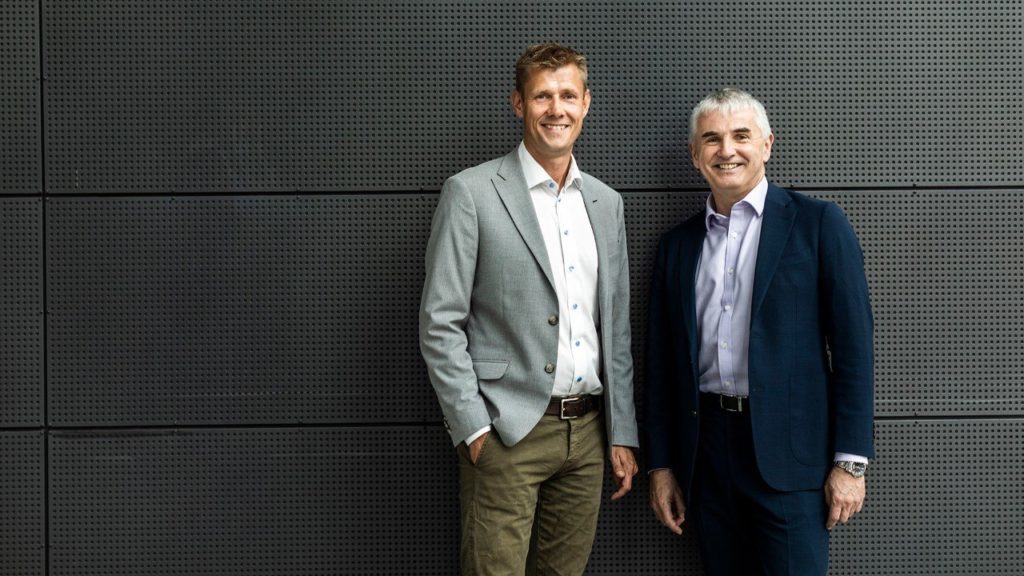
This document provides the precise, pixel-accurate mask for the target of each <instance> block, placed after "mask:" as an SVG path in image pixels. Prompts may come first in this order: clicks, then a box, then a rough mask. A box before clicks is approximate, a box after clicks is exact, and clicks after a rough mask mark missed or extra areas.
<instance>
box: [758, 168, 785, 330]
mask: <svg viewBox="0 0 1024 576" xmlns="http://www.w3.org/2000/svg"><path fill="white" fill-rule="evenodd" d="M795 219H796V207H795V205H794V204H793V202H792V200H791V199H790V197H789V195H788V194H787V193H786V192H785V191H784V190H782V189H781V188H778V187H777V186H775V185H773V184H771V183H769V184H768V197H767V198H766V200H765V203H764V216H763V220H762V222H761V242H760V244H759V245H758V248H757V265H756V266H755V267H754V288H753V294H752V295H751V302H750V318H751V321H753V319H754V318H756V317H757V311H758V310H759V309H760V308H761V304H762V303H763V302H764V297H765V294H766V293H767V292H768V286H769V285H770V284H771V280H772V276H774V275H775V269H776V268H777V267H778V265H779V259H780V258H781V257H782V251H783V249H784V248H785V247H786V240H787V239H788V238H789V233H790V231H791V230H792V229H793V222H794V221H795Z"/></svg>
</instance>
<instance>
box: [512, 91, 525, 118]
mask: <svg viewBox="0 0 1024 576" xmlns="http://www.w3.org/2000/svg"><path fill="white" fill-rule="evenodd" d="M509 100H511V101H512V111H513V112H515V113H516V117H517V118H522V117H523V114H524V113H523V95H522V94H520V93H519V90H517V89H515V88H513V89H512V95H511V96H510V97H509Z"/></svg>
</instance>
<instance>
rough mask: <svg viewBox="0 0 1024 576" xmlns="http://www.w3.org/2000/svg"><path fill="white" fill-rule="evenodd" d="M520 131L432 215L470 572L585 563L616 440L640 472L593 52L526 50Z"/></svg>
mask: <svg viewBox="0 0 1024 576" xmlns="http://www.w3.org/2000/svg"><path fill="white" fill-rule="evenodd" d="M511 99H512V108H513V110H514V111H515V114H516V116H517V117H519V118H522V119H523V141H522V143H521V144H520V145H519V147H518V148H517V149H516V150H513V151H512V152H510V153H509V154H507V155H506V156H504V157H502V158H498V159H495V160H492V161H490V162H486V163H484V164H481V165H479V166H476V167H474V168H470V169H468V170H465V171H463V172H461V173H459V174H457V175H455V176H453V177H451V178H449V179H448V181H447V182H445V184H444V188H443V189H442V192H441V199H440V202H439V204H438V207H437V211H436V212H435V213H434V220H433V225H432V228H431V234H430V241H429V243H428V245H427V253H426V281H425V283H424V286H423V298H422V301H421V304H420V348H421V350H422V353H423V358H424V360H425V361H426V364H427V369H428V372H429V374H430V380H431V383H432V384H433V386H434V389H435V391H436V393H437V398H438V400H439V402H440V404H441V410H442V412H443V413H444V417H445V426H446V427H447V428H448V431H449V433H450V434H451V438H452V442H453V444H455V445H456V447H457V449H458V453H459V480H460V485H461V486H460V501H461V508H462V546H461V560H462V572H463V574H467V575H468V574H474V575H476V574H500V575H509V574H523V573H524V572H529V573H531V574H560V575H561V574H582V573H583V570H584V568H585V567H586V564H587V559H588V558H589V556H590V550H591V546H592V545H593V539H594V533H595V531H596V528H597V514H598V508H599V506H600V500H601V487H602V483H603V479H604V458H605V453H606V451H607V454H608V457H609V459H610V460H611V464H612V471H613V473H612V477H613V479H614V480H615V482H616V484H617V487H618V490H617V491H616V492H615V494H614V495H613V496H612V499H617V498H620V497H622V496H623V495H625V494H626V493H627V492H628V491H629V490H630V489H631V488H632V479H633V475H634V474H636V472H637V465H636V461H635V459H634V456H633V450H632V449H633V448H635V447H636V446H637V429H636V417H635V413H634V408H633V363H632V356H631V353H630V326H629V269H628V264H627V261H626V234H625V226H624V221H623V208H622V198H621V197H620V196H619V195H618V193H616V192H615V191H614V190H612V189H611V188H609V187H608V186H606V185H604V184H603V183H602V182H600V181H599V180H597V179H595V178H592V177H591V176H588V175H587V174H583V173H582V172H580V171H579V168H578V167H577V166H576V161H575V159H574V157H573V155H572V148H573V144H574V143H575V142H576V138H577V137H578V136H579V133H580V130H581V128H582V127H583V119H584V117H585V116H586V115H587V110H588V109H589V107H590V99H591V95H590V91H589V90H588V89H587V64H586V59H585V57H584V56H583V55H581V54H579V53H577V52H575V51H573V50H571V49H569V48H565V47H563V46H559V45H557V44H541V45H536V46H530V47H529V48H527V49H526V51H525V52H524V53H523V55H522V56H521V57H520V58H519V60H518V62H517V63H516V88H515V90H514V91H513V92H512V97H511Z"/></svg>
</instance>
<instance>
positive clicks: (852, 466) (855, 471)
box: [836, 460, 868, 478]
mask: <svg viewBox="0 0 1024 576" xmlns="http://www.w3.org/2000/svg"><path fill="white" fill-rule="evenodd" d="M836 468H842V469H843V470H846V471H847V472H849V473H850V475H851V476H853V477H854V478H863V477H864V473H865V472H867V471H868V465H867V464H865V463H863V462H850V461H849V460H839V461H837V462H836Z"/></svg>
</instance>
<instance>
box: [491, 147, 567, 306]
mask: <svg viewBox="0 0 1024 576" xmlns="http://www.w3.org/2000/svg"><path fill="white" fill-rule="evenodd" d="M491 182H493V183H494V189H495V190H496V191H497V192H498V197H499V198H501V201H502V203H503V204H504V205H505V209H506V210H508V214H509V216H510V217H511V218H512V223H513V224H515V226H516V229H518V230H519V234H520V236H522V237H523V242H525V243H526V246H527V248H529V249H530V252H531V253H533V257H534V259H536V260H537V264H538V265H540V268H541V270H543V271H544V276H545V277H546V278H547V279H548V283H549V284H551V288H552V289H554V287H555V280H554V276H552V274H551V261H550V260H549V259H548V250H547V248H546V247H545V246H544V236H542V235H541V233H540V224H538V223H537V212H536V211H535V210H534V208H533V200H532V199H531V198H530V191H529V189H527V187H526V178H524V177H523V169H522V167H521V166H520V165H519V156H518V154H517V152H516V150H513V151H512V152H511V153H509V154H508V155H506V156H505V158H503V159H502V161H501V164H500V165H499V166H498V174H497V176H496V177H495V178H492V179H491Z"/></svg>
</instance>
